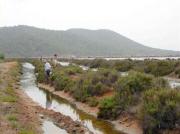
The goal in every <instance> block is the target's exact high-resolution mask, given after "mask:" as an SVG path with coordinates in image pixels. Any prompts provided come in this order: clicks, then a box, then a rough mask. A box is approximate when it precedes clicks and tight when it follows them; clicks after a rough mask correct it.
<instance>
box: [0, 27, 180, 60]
mask: <svg viewBox="0 0 180 134" xmlns="http://www.w3.org/2000/svg"><path fill="white" fill-rule="evenodd" d="M0 51H1V52H3V53H5V54H6V56H7V57H36V56H51V55H53V54H54V53H58V54H60V55H63V56H69V55H75V56H122V57H125V56H179V55H180V52H177V51H169V50H161V49H155V48H151V47H147V46H144V45H142V44H140V43H137V42H135V41H133V40H131V39H128V38H126V37H124V36H122V35H120V34H118V33H116V32H113V31H110V30H104V29H102V30H87V29H69V30H67V31H60V30H59V31H55V30H46V29H40V28H35V27H30V26H23V25H21V26H14V27H1V28H0Z"/></svg>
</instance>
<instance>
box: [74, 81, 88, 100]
mask: <svg viewBox="0 0 180 134" xmlns="http://www.w3.org/2000/svg"><path fill="white" fill-rule="evenodd" d="M87 87H88V85H87V83H86V82H85V81H84V80H82V79H81V80H79V81H78V82H77V84H76V86H75V88H74V90H73V91H74V92H73V96H74V98H75V99H76V100H77V101H81V102H86V101H87V98H88V97H90V95H89V94H88V89H87Z"/></svg>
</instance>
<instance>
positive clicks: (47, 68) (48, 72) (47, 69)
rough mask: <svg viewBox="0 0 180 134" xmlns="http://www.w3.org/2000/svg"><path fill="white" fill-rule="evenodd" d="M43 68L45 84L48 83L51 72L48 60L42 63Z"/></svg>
mask: <svg viewBox="0 0 180 134" xmlns="http://www.w3.org/2000/svg"><path fill="white" fill-rule="evenodd" d="M44 70H45V74H46V82H47V84H49V78H50V74H51V72H52V67H51V64H50V63H49V62H48V61H46V63H45V65H44Z"/></svg>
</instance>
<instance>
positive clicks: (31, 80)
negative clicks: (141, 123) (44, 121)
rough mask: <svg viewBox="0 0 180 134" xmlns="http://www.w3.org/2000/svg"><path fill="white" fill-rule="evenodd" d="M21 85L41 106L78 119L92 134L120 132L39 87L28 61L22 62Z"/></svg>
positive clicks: (119, 133)
mask: <svg viewBox="0 0 180 134" xmlns="http://www.w3.org/2000/svg"><path fill="white" fill-rule="evenodd" d="M21 86H22V89H23V90H24V91H25V93H26V94H27V95H28V96H29V97H30V98H32V100H33V101H35V102H37V103H38V104H39V105H40V106H42V107H43V108H48V109H52V110H54V111H56V112H60V113H61V114H63V115H67V116H70V117H71V118H72V119H73V120H77V121H80V122H81V123H82V124H83V125H84V126H86V127H87V128H88V129H89V130H90V131H91V132H93V133H94V134H122V133H121V132H119V131H117V130H115V129H114V127H113V125H112V124H111V123H109V122H107V121H104V120H99V119H96V118H95V117H93V116H91V115H89V114H87V113H84V112H82V111H80V110H77V109H76V108H75V107H74V106H72V105H71V104H70V103H69V102H68V101H66V100H64V99H62V98H59V97H56V96H54V95H52V94H51V93H49V92H46V91H44V90H43V89H39V88H38V87H37V85H36V76H35V74H34V66H33V65H32V64H30V63H24V64H23V75H22V77H21ZM51 125H52V124H51Z"/></svg>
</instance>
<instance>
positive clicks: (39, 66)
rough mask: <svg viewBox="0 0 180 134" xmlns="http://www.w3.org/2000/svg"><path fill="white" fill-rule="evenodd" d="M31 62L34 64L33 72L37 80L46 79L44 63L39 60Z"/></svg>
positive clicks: (42, 80)
mask: <svg viewBox="0 0 180 134" xmlns="http://www.w3.org/2000/svg"><path fill="white" fill-rule="evenodd" d="M32 64H33V65H34V66H35V72H36V73H37V74H38V75H37V81H38V82H40V83H43V82H45V81H46V76H45V71H44V64H43V62H41V61H40V60H33V61H32Z"/></svg>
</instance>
